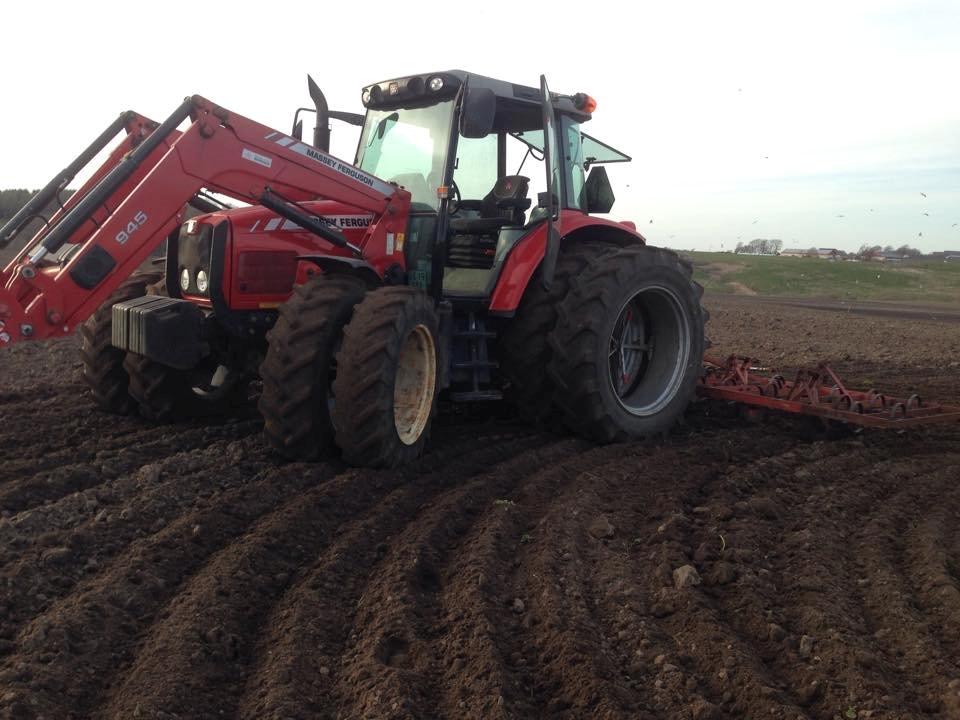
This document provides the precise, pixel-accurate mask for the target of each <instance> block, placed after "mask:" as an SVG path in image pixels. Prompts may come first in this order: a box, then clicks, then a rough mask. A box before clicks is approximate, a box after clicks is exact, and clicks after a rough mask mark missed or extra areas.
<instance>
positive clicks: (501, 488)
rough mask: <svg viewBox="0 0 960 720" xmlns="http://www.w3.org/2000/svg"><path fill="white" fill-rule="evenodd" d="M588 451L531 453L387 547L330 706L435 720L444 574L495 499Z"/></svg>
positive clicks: (428, 513)
mask: <svg viewBox="0 0 960 720" xmlns="http://www.w3.org/2000/svg"><path fill="white" fill-rule="evenodd" d="M583 447H584V445H583V443H581V442H579V441H575V440H570V439H567V440H563V441H560V442H558V443H556V444H553V445H550V446H548V447H546V448H542V449H537V450H531V451H529V452H528V453H527V455H528V456H529V457H528V460H529V462H527V463H525V464H524V465H525V466H524V467H522V468H512V469H511V471H510V472H488V473H485V474H484V475H482V476H479V477H477V478H476V479H474V480H472V481H470V482H468V483H465V484H463V485H460V486H456V487H454V488H451V489H450V490H448V491H446V492H444V493H442V494H440V495H439V496H438V497H436V498H435V499H434V500H433V501H432V502H431V503H430V506H429V508H427V509H425V511H423V512H422V513H421V519H420V521H419V522H418V524H417V525H413V526H408V527H407V528H406V529H405V530H404V531H403V532H402V533H400V534H399V535H397V536H396V537H394V538H392V539H391V541H390V542H389V543H388V549H387V558H386V559H385V560H384V568H383V570H382V571H381V572H380V573H378V574H377V575H376V576H375V577H374V578H373V579H372V582H371V583H370V585H368V587H367V589H366V590H365V592H364V595H363V598H362V599H361V601H360V603H359V606H358V608H357V613H356V616H355V618H354V622H353V624H352V627H351V632H350V647H349V649H348V650H346V652H345V653H344V657H343V667H342V669H341V671H340V673H339V674H338V676H337V677H336V678H335V679H334V680H335V682H334V687H333V697H332V698H331V702H332V703H334V704H335V706H336V707H337V708H338V709H339V714H340V715H341V716H343V717H365V716H368V715H370V714H374V715H376V714H381V713H382V714H384V716H387V717H431V716H434V715H435V711H434V709H433V708H434V707H435V705H436V703H437V695H438V688H437V687H436V676H435V674H434V672H435V670H434V662H435V660H434V659H435V657H436V654H437V652H443V650H442V648H443V647H444V646H443V640H444V637H445V635H446V633H447V627H446V626H445V624H444V623H443V622H442V619H441V617H440V615H439V611H440V596H441V594H442V593H443V591H444V588H443V587H442V584H441V577H442V575H441V574H442V573H443V570H444V567H445V566H446V565H447V563H449V562H451V561H452V559H453V558H454V556H455V554H456V553H457V548H459V547H460V544H461V543H462V541H463V539H464V537H465V536H466V534H467V533H468V531H469V530H470V528H471V527H472V526H473V524H474V523H475V522H477V521H478V520H479V519H480V518H481V517H482V515H483V513H484V512H487V511H488V510H489V509H490V508H491V507H495V505H494V502H495V501H496V500H497V499H502V498H505V497H508V496H509V494H510V493H511V492H512V491H513V489H514V488H515V487H516V486H517V485H518V484H521V483H523V482H524V481H525V480H526V479H527V478H528V477H529V476H530V475H532V474H533V473H534V472H535V470H536V469H537V468H540V467H550V466H553V465H556V464H561V463H564V462H569V459H570V457H571V456H572V455H574V454H575V453H577V452H578V451H580V450H582V449H583Z"/></svg>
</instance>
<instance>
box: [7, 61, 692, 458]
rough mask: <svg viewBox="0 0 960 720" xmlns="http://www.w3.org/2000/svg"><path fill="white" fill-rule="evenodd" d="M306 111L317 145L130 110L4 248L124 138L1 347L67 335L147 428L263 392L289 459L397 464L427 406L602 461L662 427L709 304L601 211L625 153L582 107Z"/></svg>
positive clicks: (536, 93) (442, 89)
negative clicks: (337, 140)
mask: <svg viewBox="0 0 960 720" xmlns="http://www.w3.org/2000/svg"><path fill="white" fill-rule="evenodd" d="M310 91H311V97H312V98H313V100H314V105H315V111H316V113H317V130H316V131H315V133H314V137H313V144H308V143H306V142H304V141H303V140H302V138H301V136H302V131H301V127H302V125H301V123H299V122H296V121H295V123H294V131H293V132H292V133H291V134H289V135H288V134H285V133H282V132H279V131H276V130H273V129H271V128H268V127H266V126H263V125H260V124H259V123H256V122H254V121H252V120H249V119H247V118H244V117H242V116H239V115H237V114H235V113H233V112H230V111H227V110H225V109H223V108H221V107H219V106H217V105H215V104H213V103H211V102H209V101H208V100H206V99H204V98H202V97H199V96H192V97H189V98H187V99H186V100H185V101H184V102H183V103H182V104H181V105H180V107H178V108H177V110H176V111H175V112H174V113H173V114H172V115H171V116H170V117H169V118H167V119H166V120H165V121H164V122H162V123H159V124H158V123H155V122H152V121H150V120H148V119H146V118H144V117H142V116H140V115H137V114H135V113H125V114H124V115H122V116H121V117H120V118H119V119H118V120H117V121H116V122H115V123H114V124H113V125H111V126H110V127H109V128H107V130H106V131H105V132H104V133H103V134H102V135H101V136H100V137H99V138H98V139H97V141H96V142H95V143H93V144H92V145H91V146H90V147H89V148H88V149H87V150H86V151H85V152H84V153H83V154H81V156H80V157H78V158H77V160H76V161H75V162H74V163H72V164H71V165H70V166H68V168H66V169H65V170H64V172H63V173H61V174H60V175H59V176H58V177H57V178H55V179H54V180H52V181H51V183H50V184H48V186H47V187H46V188H44V190H43V191H41V192H40V194H38V196H37V197H35V198H34V200H32V201H31V203H29V204H28V205H27V206H26V207H25V208H24V209H23V210H22V211H21V212H20V213H19V214H18V215H17V216H16V217H14V218H13V219H12V220H11V221H10V222H9V223H8V224H7V225H6V226H4V227H3V228H2V229H0V244H7V243H9V242H13V241H15V240H16V239H17V238H18V236H19V235H20V234H22V232H23V228H25V227H26V226H27V224H28V223H29V222H30V220H32V219H33V218H34V217H35V216H36V215H37V214H38V213H39V212H40V211H41V209H42V208H44V207H46V206H48V205H49V204H50V203H51V202H53V201H56V199H57V198H58V197H59V194H60V191H62V190H63V189H64V188H65V187H66V185H67V183H69V182H70V181H71V180H72V179H73V177H74V176H75V175H76V174H77V173H78V172H79V171H80V169H81V168H82V167H84V166H85V165H86V164H88V163H89V162H90V161H91V159H92V158H93V157H94V156H96V155H97V153H99V152H100V151H101V150H104V149H105V148H106V147H107V146H108V145H109V143H110V141H111V139H112V138H113V137H114V136H115V135H116V134H117V133H118V132H120V131H121V130H123V131H125V135H124V137H123V139H122V141H121V142H120V143H119V145H117V146H116V147H115V148H113V150H112V151H111V152H110V153H109V155H108V157H107V159H106V160H105V162H104V163H103V165H101V166H100V167H99V168H97V169H96V170H95V171H94V172H93V174H92V175H91V177H90V179H89V180H88V181H87V182H86V183H84V184H83V186H82V187H81V188H80V189H79V190H78V191H77V192H76V193H75V194H74V195H73V196H71V197H70V198H69V200H68V201H67V202H65V203H62V204H61V205H60V209H59V210H58V211H57V212H56V213H54V214H53V215H52V216H51V217H50V218H49V219H46V218H44V222H45V224H44V226H43V228H42V229H41V230H40V231H39V232H38V233H37V234H36V235H35V236H34V237H33V238H32V239H31V240H30V241H29V242H27V243H26V244H25V246H24V248H23V250H22V251H21V252H19V253H18V255H17V256H16V258H15V259H14V260H13V261H12V262H11V263H10V264H9V265H8V266H7V267H6V269H5V270H4V271H3V275H2V277H0V285H2V287H0V345H3V344H10V343H13V342H17V341H19V340H23V339H39V338H47V337H54V336H61V335H67V334H69V333H71V332H73V331H74V330H76V329H77V328H78V327H79V328H80V333H81V345H82V347H81V353H82V359H83V364H84V376H85V378H86V380H87V382H88V384H89V385H90V387H91V390H92V394H93V397H94V399H95V400H96V402H97V403H98V404H99V405H100V406H101V407H102V408H104V409H105V410H108V411H112V412H121V413H122V412H129V411H131V410H132V409H134V408H137V409H139V412H140V413H141V414H142V415H144V416H146V417H147V418H150V419H153V420H159V421H163V420H170V419H175V418H177V417H184V416H193V415H195V414H198V413H203V412H211V411H220V410H222V409H223V408H224V406H225V405H228V404H230V403H232V402H233V401H234V400H235V399H236V396H237V395H238V394H240V395H242V394H243V391H244V389H245V388H246V386H247V384H248V383H249V382H250V381H251V380H253V379H259V380H260V381H261V382H262V391H261V393H260V396H259V409H260V411H261V413H262V415H263V418H264V432H265V434H266V437H267V439H268V440H269V442H270V444H271V445H272V446H273V447H274V448H275V449H276V450H277V452H278V453H280V454H281V455H283V456H285V457H287V458H291V459H310V458H315V457H318V456H320V455H323V454H325V453H328V452H330V451H333V450H339V451H340V452H341V453H342V455H343V457H344V458H345V459H346V460H347V461H348V462H351V463H354V464H359V465H370V466H378V467H390V466H397V465H400V464H403V463H405V462H408V461H410V460H412V459H414V458H416V457H417V456H419V455H420V453H421V452H422V451H423V448H424V445H425V443H426V441H427V438H428V436H429V430H430V425H431V422H432V419H433V416H434V415H435V413H436V407H437V401H438V398H440V397H441V396H443V397H445V398H446V399H448V400H449V401H451V402H454V403H464V402H485V401H491V400H500V399H507V400H509V401H511V402H512V403H513V404H514V405H516V407H517V409H518V411H519V412H520V414H521V415H522V416H524V417H525V418H527V419H529V420H531V421H544V420H546V419H548V418H557V419H560V420H561V421H562V422H563V423H564V424H565V425H567V426H568V427H569V428H570V429H571V430H573V431H574V432H577V433H578V434H581V435H584V436H586V437H589V438H592V439H594V440H597V441H601V442H610V441H620V440H625V439H629V438H635V437H644V436H650V435H655V434H660V433H662V432H664V431H665V430H667V429H669V427H670V426H672V425H673V424H674V422H675V421H676V420H677V418H678V417H679V416H680V414H681V413H682V412H683V410H684V408H685V407H686V405H687V404H688V402H689V401H690V399H691V398H692V396H693V394H694V391H695V386H696V382H697V378H698V376H699V374H700V368H701V357H702V354H703V349H704V348H703V346H704V338H703V328H704V319H705V317H704V316H705V313H704V311H703V310H702V309H701V307H700V296H701V294H702V290H701V288H700V287H699V285H697V284H696V283H695V282H693V280H692V277H691V268H690V266H689V265H688V264H685V263H683V262H681V260H680V259H679V258H678V257H677V255H676V254H674V253H673V252H670V251H667V250H663V249H657V248H653V247H649V246H647V245H646V242H645V240H644V238H643V237H642V236H641V235H640V234H639V233H638V232H637V231H636V229H635V226H634V225H633V224H632V223H617V222H613V221H611V220H608V219H605V218H602V217H597V213H600V214H605V213H608V212H609V211H610V209H611V206H612V204H613V201H614V196H613V191H612V189H611V187H610V184H609V182H608V180H607V175H606V170H605V167H604V166H605V164H606V163H610V162H623V161H628V160H629V159H630V158H629V157H628V156H626V155H624V154H623V153H620V152H619V151H617V150H614V149H613V148H611V147H610V146H609V145H606V144H604V143H602V142H600V141H598V140H596V139H595V138H593V137H591V136H589V135H587V134H586V133H583V132H582V129H581V126H582V124H583V123H584V122H586V121H588V120H589V119H590V118H591V115H592V112H593V110H594V108H595V102H594V101H593V99H592V98H590V97H589V96H588V95H586V94H584V93H578V94H575V95H561V94H555V93H551V92H550V90H549V89H548V88H547V84H546V80H545V79H544V78H541V83H540V87H539V88H533V87H527V86H522V85H517V84H514V83H508V82H503V81H499V80H494V79H491V78H486V77H483V76H480V75H475V74H470V73H465V72H462V71H447V72H438V73H428V74H424V75H414V76H409V77H403V78H396V79H393V80H388V81H384V82H380V83H375V84H372V85H369V86H367V87H365V88H364V89H363V91H362V100H363V104H364V106H365V108H366V113H365V115H364V116H362V117H361V116H356V115H352V114H350V113H342V112H333V111H329V110H328V108H327V104H326V100H325V98H324V97H323V93H322V92H320V90H319V88H318V87H317V86H316V85H315V84H314V83H313V82H312V80H311V82H310ZM301 110H303V109H302V108H301ZM299 112H300V111H298V113H299ZM331 118H333V119H338V120H345V121H347V122H351V123H354V124H358V125H361V127H362V129H361V133H360V141H359V144H358V149H357V154H356V157H355V159H354V162H353V163H346V162H344V161H342V160H339V159H337V158H335V157H333V156H332V155H330V154H329V147H328V146H329V128H328V122H329V119H331ZM525 166H526V167H528V168H529V169H528V174H527V175H524V174H521V173H522V172H523V168H524V167H525ZM531 169H532V170H535V171H536V172H531ZM531 175H532V176H534V179H533V182H531ZM531 184H533V185H539V186H540V187H542V188H543V191H542V192H539V193H538V194H537V198H536V199H537V202H536V204H535V205H534V203H533V202H532V200H531V198H529V197H528V195H529V194H530V188H531ZM225 199H226V200H225ZM228 203H236V205H234V206H232V205H231V204H228ZM191 205H192V206H193V207H194V208H196V209H197V210H199V211H200V212H201V213H202V214H200V215H197V216H194V217H189V216H188V214H187V210H188V208H189V206H191ZM161 245H165V250H166V252H165V260H164V261H163V265H162V267H161V266H158V267H155V268H153V269H146V270H145V269H144V268H143V265H144V262H145V261H146V260H147V258H148V256H149V255H150V254H151V252H153V251H154V250H155V249H156V248H157V247H158V246H161Z"/></svg>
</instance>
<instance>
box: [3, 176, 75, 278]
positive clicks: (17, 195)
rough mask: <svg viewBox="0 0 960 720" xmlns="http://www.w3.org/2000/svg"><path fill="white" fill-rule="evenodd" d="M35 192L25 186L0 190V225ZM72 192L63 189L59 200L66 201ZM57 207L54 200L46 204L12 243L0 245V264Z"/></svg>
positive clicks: (19, 247) (31, 234)
mask: <svg viewBox="0 0 960 720" xmlns="http://www.w3.org/2000/svg"><path fill="white" fill-rule="evenodd" d="M37 192H39V191H37V190H27V189H25V188H17V189H13V190H0V226H3V225H6V224H7V221H8V220H10V218H12V217H13V216H14V215H16V214H17V212H18V211H19V210H20V208H22V207H23V206H24V205H26V204H27V201H28V200H30V198H32V197H33V196H34V195H36V194H37ZM73 193H74V191H73V190H64V191H63V192H62V193H60V200H61V202H66V201H67V198H69V197H70V196H71V195H73ZM59 207H60V206H59V205H58V204H57V202H56V201H53V202H52V203H50V204H49V205H47V207H45V208H43V210H41V211H40V213H39V216H38V217H36V218H34V219H33V220H31V221H30V222H29V223H27V225H26V227H24V229H23V230H21V231H20V235H19V236H18V237H17V239H16V240H14V241H13V243H11V244H10V245H9V246H8V247H5V248H3V247H0V264H5V263H6V262H7V261H8V260H10V258H11V257H13V255H15V254H16V253H17V252H19V251H20V249H21V248H22V247H23V246H24V245H25V244H26V242H27V240H29V239H30V238H32V237H33V236H34V235H35V234H36V232H37V230H39V229H40V228H41V227H43V224H44V222H45V221H46V220H49V219H50V217H51V216H52V215H53V214H54V213H55V212H56V211H57V210H58V209H59Z"/></svg>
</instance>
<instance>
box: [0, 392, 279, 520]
mask: <svg viewBox="0 0 960 720" xmlns="http://www.w3.org/2000/svg"><path fill="white" fill-rule="evenodd" d="M94 412H96V411H94ZM112 419H113V420H116V419H115V418H112ZM126 422H130V421H129V420H127V421H126ZM138 425H141V427H140V428H139V430H138V432H134V433H130V434H129V435H125V434H124V433H122V432H117V430H116V428H115V427H114V428H112V429H111V430H110V431H106V430H105V432H104V434H97V433H96V432H94V433H93V434H89V430H84V431H83V434H84V437H85V438H89V440H88V441H87V443H86V444H85V445H84V446H83V447H81V448H77V447H76V446H73V447H71V448H68V449H64V450H57V451H52V452H47V453H42V454H39V455H37V456H36V457H35V458H34V459H31V460H28V461H24V466H23V467H9V468H7V470H8V472H9V475H8V476H7V479H6V482H3V480H4V478H0V483H2V484H0V510H5V511H7V513H9V514H16V513H20V512H25V511H27V510H30V509H31V508H33V507H37V506H40V505H43V504H47V503H50V502H54V501H56V500H58V499H60V498H62V497H65V496H67V495H70V494H72V493H75V492H78V491H82V490H86V489H88V488H92V487H97V486H99V485H102V484H104V483H108V482H110V481H112V480H114V479H116V478H118V477H121V476H123V475H124V474H128V473H131V472H134V471H135V470H136V469H137V468H138V467H140V466H141V465H145V464H149V463H153V462H159V461H161V460H163V459H164V458H167V457H169V456H170V451H171V448H177V449H179V450H191V449H193V450H202V449H204V448H208V447H209V446H210V445H211V444H213V443H217V442H230V441H238V440H243V439H244V438H247V437H250V436H256V434H258V433H259V430H260V422H259V421H249V420H248V421H242V422H232V423H226V424H223V425H213V426H208V427H191V426H185V427H177V426H175V427H170V426H157V427H152V428H148V429H147V430H146V431H144V430H143V428H142V424H141V423H138Z"/></svg>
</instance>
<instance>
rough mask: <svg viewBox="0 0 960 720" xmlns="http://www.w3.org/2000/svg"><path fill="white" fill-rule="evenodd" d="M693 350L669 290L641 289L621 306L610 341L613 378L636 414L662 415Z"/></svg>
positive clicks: (620, 399) (623, 402)
mask: <svg viewBox="0 0 960 720" xmlns="http://www.w3.org/2000/svg"><path fill="white" fill-rule="evenodd" d="M689 347H690V329H689V326H688V324H687V321H686V316H685V314H684V313H683V310H682V308H681V307H680V300H679V299H678V298H677V296H676V295H675V294H674V293H673V291H671V290H669V289H668V288H665V287H650V288H644V289H643V290H640V291H639V292H637V293H636V294H634V295H633V296H632V297H630V298H629V299H628V300H627V301H626V302H625V303H624V304H623V306H622V307H621V309H620V313H619V314H618V316H617V321H616V322H615V323H614V326H613V330H612V332H611V334H610V339H609V343H608V356H607V357H608V364H609V380H610V385H611V387H612V389H613V392H614V395H615V396H616V398H617V400H618V402H619V403H620V405H621V406H622V407H623V408H624V409H625V410H626V411H627V412H629V413H631V414H633V415H640V416H646V415H652V414H654V413H656V412H659V410H661V409H662V408H663V407H664V406H665V405H666V404H667V403H669V402H670V400H672V399H673V397H674V395H676V393H677V391H678V390H679V387H680V383H681V380H682V379H683V370H684V368H685V367H686V364H687V361H688V359H689V358H688V355H689Z"/></svg>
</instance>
